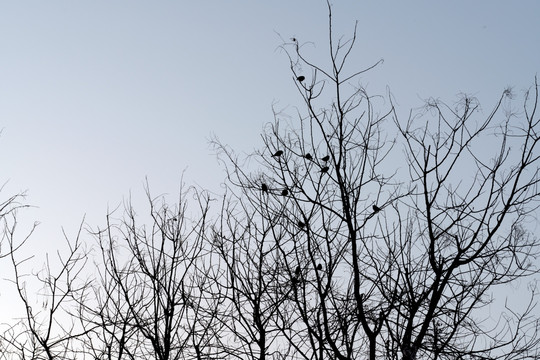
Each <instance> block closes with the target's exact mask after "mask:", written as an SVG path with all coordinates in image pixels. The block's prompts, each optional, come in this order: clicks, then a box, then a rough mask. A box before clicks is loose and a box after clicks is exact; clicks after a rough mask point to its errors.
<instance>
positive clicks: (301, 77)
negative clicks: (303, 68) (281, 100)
mask: <svg viewBox="0 0 540 360" xmlns="http://www.w3.org/2000/svg"><path fill="white" fill-rule="evenodd" d="M296 80H298V81H300V82H302V81H304V80H306V77H305V76H304V75H300V76H299V77H297V78H296Z"/></svg>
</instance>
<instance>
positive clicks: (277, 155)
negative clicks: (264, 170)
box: [272, 150, 283, 157]
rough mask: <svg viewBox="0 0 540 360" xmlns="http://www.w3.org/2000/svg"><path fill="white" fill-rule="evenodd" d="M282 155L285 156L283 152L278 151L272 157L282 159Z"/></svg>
mask: <svg viewBox="0 0 540 360" xmlns="http://www.w3.org/2000/svg"><path fill="white" fill-rule="evenodd" d="M281 155H283V150H278V151H276V152H275V153H274V155H272V156H273V157H280V156H281Z"/></svg>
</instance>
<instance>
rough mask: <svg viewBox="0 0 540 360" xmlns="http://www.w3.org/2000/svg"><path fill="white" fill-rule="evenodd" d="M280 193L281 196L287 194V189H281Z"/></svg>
mask: <svg viewBox="0 0 540 360" xmlns="http://www.w3.org/2000/svg"><path fill="white" fill-rule="evenodd" d="M281 195H283V196H287V195H289V190H287V189H283V191H282V192H281Z"/></svg>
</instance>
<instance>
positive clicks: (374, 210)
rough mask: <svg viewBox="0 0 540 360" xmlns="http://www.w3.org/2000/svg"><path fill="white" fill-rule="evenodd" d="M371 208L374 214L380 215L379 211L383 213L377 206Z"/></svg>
mask: <svg viewBox="0 0 540 360" xmlns="http://www.w3.org/2000/svg"><path fill="white" fill-rule="evenodd" d="M371 208H372V209H373V212H374V213H375V214H376V213H378V212H379V211H381V208H380V207H378V206H377V205H373V206H372V207H371Z"/></svg>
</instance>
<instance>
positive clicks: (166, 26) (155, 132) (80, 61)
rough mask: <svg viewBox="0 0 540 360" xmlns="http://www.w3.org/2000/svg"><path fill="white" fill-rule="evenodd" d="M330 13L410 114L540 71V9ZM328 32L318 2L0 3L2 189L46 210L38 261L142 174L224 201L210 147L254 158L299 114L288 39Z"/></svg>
mask: <svg viewBox="0 0 540 360" xmlns="http://www.w3.org/2000/svg"><path fill="white" fill-rule="evenodd" d="M334 2H335V5H334V7H333V9H334V21H335V29H334V31H335V35H344V36H346V37H347V36H349V35H350V34H351V31H352V29H353V27H354V22H355V21H356V20H358V22H359V23H358V35H359V39H358V45H357V48H356V53H355V57H354V59H355V61H354V63H351V64H350V66H351V68H352V69H361V68H363V67H366V66H368V65H371V64H373V63H374V62H376V61H377V60H378V59H381V58H383V59H384V64H383V65H381V66H379V67H378V68H376V69H375V70H373V71H372V72H371V73H370V74H368V75H366V76H365V77H364V78H363V81H364V82H365V85H367V87H368V90H372V91H373V92H380V91H385V88H386V87H387V86H388V87H389V88H390V90H391V91H392V93H393V95H394V97H395V99H396V101H397V103H398V105H399V108H398V113H399V114H402V115H404V116H405V115H407V114H408V112H409V110H410V109H411V108H414V107H418V106H421V105H422V99H425V98H428V97H436V98H440V99H442V100H446V101H448V102H450V103H451V102H453V101H454V100H455V99H456V97H455V95H456V94H458V93H460V92H464V93H468V94H474V95H475V96H477V97H478V98H479V99H480V101H481V102H482V106H483V108H484V109H485V111H488V110H490V108H491V107H492V106H493V105H494V104H495V101H496V99H497V98H498V96H499V94H500V93H501V92H502V91H503V90H504V89H505V88H506V87H507V86H513V87H514V89H515V91H516V94H518V95H520V94H521V93H522V91H523V90H525V89H527V88H528V87H529V86H531V85H532V84H533V81H534V76H535V75H536V74H537V73H538V71H540V46H539V45H540V26H539V25H538V17H539V16H540V2H539V1H536V0H534V1H532V0H531V1H523V0H521V1H494V0H484V1H474V2H471V1H446V2H442V1H369V2H368V1H358V0H356V1H343V0H342V1H334ZM327 25H328V19H327V8H326V4H325V2H323V1H318V0H293V1H291V0H286V1H285V0H280V1H253V0H252V1H248V0H244V1H239V0H229V1H223V0H219V1H218V0H214V1H189V2H188V1H152V2H151V1H138V0H130V1H124V2H120V1H100V0H93V1H54V0H50V1H3V2H1V3H0V128H2V134H1V136H0V169H1V171H0V182H2V183H3V182H6V181H7V182H8V184H7V186H6V188H5V190H4V193H3V196H4V197H3V198H5V197H6V196H7V195H8V194H11V193H14V192H19V191H25V190H27V191H28V192H27V193H28V197H27V201H28V202H29V203H30V204H33V205H35V206H36V207H37V208H35V209H33V210H31V211H29V212H25V213H24V214H21V216H23V217H24V218H25V219H26V220H29V221H34V220H36V221H40V222H41V225H40V227H39V228H38V231H37V233H36V234H35V236H34V237H33V238H32V240H31V241H32V244H33V245H32V246H33V249H34V250H36V251H40V250H43V251H51V252H54V249H55V248H56V247H60V246H62V240H61V227H62V226H64V227H65V228H66V230H67V231H68V234H70V233H71V234H72V233H74V231H75V230H76V229H77V227H78V225H79V223H80V221H81V219H82V217H83V216H84V215H85V214H86V216H87V221H88V222H89V223H90V224H91V225H93V224H97V223H102V222H103V219H104V216H105V214H106V211H107V208H108V207H110V208H112V207H115V206H116V205H118V204H119V203H120V202H121V201H122V199H123V198H125V197H126V196H128V195H129V193H130V192H131V194H132V195H133V196H140V195H143V183H144V179H145V177H148V179H149V183H150V186H151V189H152V190H153V192H154V193H155V194H158V193H171V194H174V193H176V192H177V190H178V188H179V184H180V179H181V177H182V174H183V173H184V180H185V181H186V183H187V184H188V185H190V184H198V185H200V186H202V187H204V188H208V189H211V190H213V191H216V192H219V184H220V183H221V182H222V181H223V172H222V169H221V168H220V166H219V164H218V162H217V161H216V157H215V155H214V154H213V152H212V150H211V148H210V146H209V144H208V139H209V138H210V137H212V136H213V135H215V136H217V137H218V138H219V139H221V141H222V142H223V143H226V144H229V145H230V146H231V147H232V148H233V149H236V150H238V151H240V152H242V151H247V152H249V151H250V150H252V149H253V148H255V147H259V146H260V145H261V142H260V137H259V134H260V131H261V129H262V127H263V126H264V124H265V123H267V122H270V121H272V120H273V117H272V111H271V105H272V104H273V103H276V102H277V103H278V104H279V106H280V107H284V108H285V107H287V106H289V108H290V109H291V110H292V109H294V106H296V105H300V102H299V99H300V98H299V96H298V95H297V94H296V93H295V86H294V83H293V79H292V76H291V73H290V71H289V64H288V62H287V58H286V56H285V55H284V54H283V53H282V52H280V51H278V50H277V49H278V46H279V45H280V44H281V43H282V40H287V41H288V39H289V38H291V37H293V36H294V37H296V38H297V39H298V41H299V42H300V43H305V42H312V43H313V44H311V45H309V47H311V48H312V50H313V54H320V55H321V56H322V55H324V54H326V49H327V46H328V43H327V39H328V26H327ZM320 60H321V61H324V59H323V58H321V59H320ZM291 115H294V111H291ZM0 195H2V194H0ZM4 262H5V261H4V260H2V261H0V270H2V269H5V268H6V264H5V263H4ZM2 271H4V270H2ZM1 293H2V292H1V291H0V296H1Z"/></svg>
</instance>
